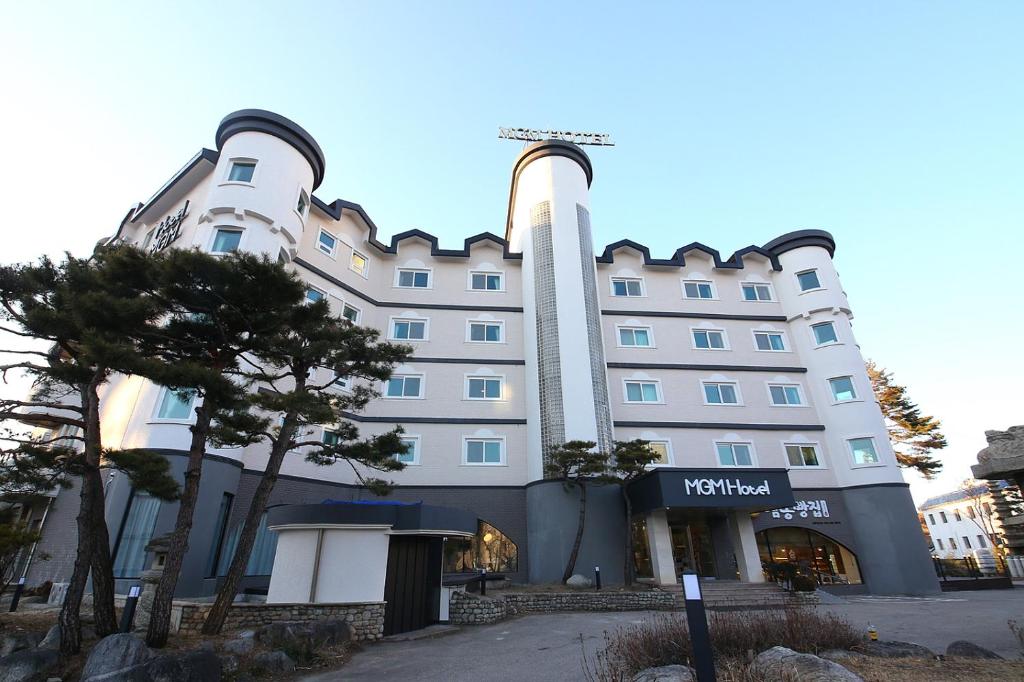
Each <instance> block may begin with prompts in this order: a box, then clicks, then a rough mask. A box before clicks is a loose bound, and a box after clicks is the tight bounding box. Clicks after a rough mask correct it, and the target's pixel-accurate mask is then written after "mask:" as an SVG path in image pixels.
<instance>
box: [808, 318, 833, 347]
mask: <svg viewBox="0 0 1024 682" xmlns="http://www.w3.org/2000/svg"><path fill="white" fill-rule="evenodd" d="M811 331H813V332H814V342H815V343H816V344H818V345H819V346H823V345H825V344H826V343H838V342H839V337H837V336H836V328H835V326H833V324H832V323H831V322H819V323H818V324H812V325H811Z"/></svg>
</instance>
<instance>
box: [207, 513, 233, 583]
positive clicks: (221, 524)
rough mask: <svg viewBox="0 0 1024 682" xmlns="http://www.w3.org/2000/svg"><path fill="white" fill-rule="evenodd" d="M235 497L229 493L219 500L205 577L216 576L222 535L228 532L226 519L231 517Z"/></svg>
mask: <svg viewBox="0 0 1024 682" xmlns="http://www.w3.org/2000/svg"><path fill="white" fill-rule="evenodd" d="M234 501H235V496H234V495H232V494H231V493H224V495H223V496H222V497H221V499H220V509H218V510H217V523H215V524H214V526H213V546H212V547H210V559H209V561H208V562H207V564H206V575H207V576H208V577H215V576H216V575H217V564H219V563H220V552H221V549H222V548H223V546H224V535H225V534H226V533H227V530H228V518H229V517H230V516H231V505H232V504H233V503H234Z"/></svg>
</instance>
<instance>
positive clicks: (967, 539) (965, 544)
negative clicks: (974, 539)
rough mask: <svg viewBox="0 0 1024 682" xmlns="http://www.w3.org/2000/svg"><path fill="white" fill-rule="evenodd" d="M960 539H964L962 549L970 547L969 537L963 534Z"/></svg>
mask: <svg viewBox="0 0 1024 682" xmlns="http://www.w3.org/2000/svg"><path fill="white" fill-rule="evenodd" d="M960 539H961V540H963V541H964V549H971V539H970V538H969V537H967V536H966V535H964V536H962V537H961V538H960Z"/></svg>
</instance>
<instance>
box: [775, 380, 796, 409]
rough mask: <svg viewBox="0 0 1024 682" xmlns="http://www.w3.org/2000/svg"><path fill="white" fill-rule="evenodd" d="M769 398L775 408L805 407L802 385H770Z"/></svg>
mask: <svg viewBox="0 0 1024 682" xmlns="http://www.w3.org/2000/svg"><path fill="white" fill-rule="evenodd" d="M768 397H769V400H770V401H771V404H772V405H774V406H775V407H803V406H804V398H803V394H802V391H801V390H800V384H768Z"/></svg>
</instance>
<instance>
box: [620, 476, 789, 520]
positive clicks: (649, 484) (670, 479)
mask: <svg viewBox="0 0 1024 682" xmlns="http://www.w3.org/2000/svg"><path fill="white" fill-rule="evenodd" d="M629 499H630V501H631V502H632V503H633V512H634V513H637V514H642V513H644V512H648V511H651V510H653V509H664V508H666V507H684V508H685V507H688V508H691V509H693V508H702V509H713V508H729V509H748V510H750V511H763V510H765V509H778V508H779V507H788V506H790V505H792V504H794V500H793V488H792V487H791V486H790V485H789V476H788V474H787V473H786V470H785V469H675V468H668V467H659V468H657V469H654V470H653V471H651V472H650V473H648V474H645V475H643V476H641V477H640V478H638V479H637V480H636V481H634V482H633V483H632V484H631V485H630V486H629Z"/></svg>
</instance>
